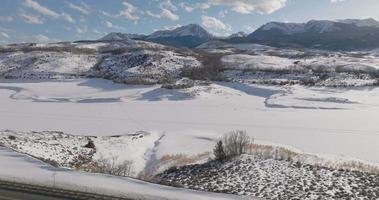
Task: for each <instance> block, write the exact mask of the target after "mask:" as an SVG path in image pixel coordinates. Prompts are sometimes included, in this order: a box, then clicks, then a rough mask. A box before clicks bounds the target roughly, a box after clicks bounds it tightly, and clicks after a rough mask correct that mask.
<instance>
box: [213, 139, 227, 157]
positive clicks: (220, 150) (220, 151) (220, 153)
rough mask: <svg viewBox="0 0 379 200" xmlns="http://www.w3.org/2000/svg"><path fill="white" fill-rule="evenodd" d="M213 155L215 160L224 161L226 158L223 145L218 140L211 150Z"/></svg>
mask: <svg viewBox="0 0 379 200" xmlns="http://www.w3.org/2000/svg"><path fill="white" fill-rule="evenodd" d="M213 154H214V155H215V157H216V159H217V160H224V159H225V158H226V154H225V151H224V145H223V142H222V140H219V141H218V142H217V144H216V146H215V148H214V150H213Z"/></svg>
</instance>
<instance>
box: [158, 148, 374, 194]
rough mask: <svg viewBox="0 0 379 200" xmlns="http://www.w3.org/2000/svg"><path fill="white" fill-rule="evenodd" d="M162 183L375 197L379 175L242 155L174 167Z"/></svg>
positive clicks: (233, 190) (246, 191)
mask: <svg viewBox="0 0 379 200" xmlns="http://www.w3.org/2000/svg"><path fill="white" fill-rule="evenodd" d="M158 181H159V182H160V183H162V184H167V185H172V186H181V187H184V188H191V189H197V190H202V191H212V192H223V193H230V194H238V195H244V196H256V197H262V198H265V199H328V200H333V199H376V198H377V197H379V186H378V185H379V176H377V175H374V174H369V173H361V172H356V171H345V170H332V169H328V168H322V167H314V166H311V165H304V164H301V163H298V162H292V161H279V160H274V159H262V158H259V157H255V156H249V155H242V156H241V157H239V158H236V159H233V160H231V161H226V162H225V163H222V162H218V161H212V162H209V163H205V164H198V165H189V166H184V167H181V168H171V169H170V170H168V171H166V172H165V173H162V174H160V175H159V178H158Z"/></svg>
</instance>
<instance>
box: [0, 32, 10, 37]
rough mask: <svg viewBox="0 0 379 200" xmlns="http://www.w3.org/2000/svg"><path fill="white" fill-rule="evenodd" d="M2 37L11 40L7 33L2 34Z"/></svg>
mask: <svg viewBox="0 0 379 200" xmlns="http://www.w3.org/2000/svg"><path fill="white" fill-rule="evenodd" d="M0 37H3V38H9V35H8V34H7V33H4V32H0Z"/></svg>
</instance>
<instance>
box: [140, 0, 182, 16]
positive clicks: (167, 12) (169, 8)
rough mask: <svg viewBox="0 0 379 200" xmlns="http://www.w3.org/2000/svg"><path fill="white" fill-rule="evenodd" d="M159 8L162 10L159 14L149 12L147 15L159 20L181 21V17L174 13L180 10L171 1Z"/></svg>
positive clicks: (163, 3)
mask: <svg viewBox="0 0 379 200" xmlns="http://www.w3.org/2000/svg"><path fill="white" fill-rule="evenodd" d="M159 8H160V10H161V11H160V12H159V13H153V12H151V11H147V12H146V14H147V15H149V16H151V17H155V18H158V19H170V20H172V21H176V20H179V16H178V15H177V14H175V13H174V12H175V11H177V10H178V8H177V7H176V6H175V5H174V4H173V3H172V2H171V1H170V0H167V1H164V2H161V3H160V4H159Z"/></svg>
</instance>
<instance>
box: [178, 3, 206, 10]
mask: <svg viewBox="0 0 379 200" xmlns="http://www.w3.org/2000/svg"><path fill="white" fill-rule="evenodd" d="M179 6H180V7H181V8H183V9H184V10H185V11H187V12H192V11H193V10H195V9H202V10H205V9H208V8H210V5H209V4H208V3H194V4H189V3H185V2H182V3H180V4H179Z"/></svg>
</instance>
